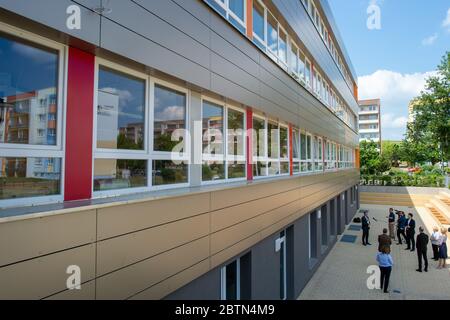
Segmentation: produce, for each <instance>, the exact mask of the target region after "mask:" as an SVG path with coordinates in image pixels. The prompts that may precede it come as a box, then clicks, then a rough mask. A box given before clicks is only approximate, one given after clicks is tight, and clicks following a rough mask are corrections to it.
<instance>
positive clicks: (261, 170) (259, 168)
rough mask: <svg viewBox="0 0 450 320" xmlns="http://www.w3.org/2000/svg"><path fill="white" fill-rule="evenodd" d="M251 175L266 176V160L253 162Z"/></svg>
mask: <svg viewBox="0 0 450 320" xmlns="http://www.w3.org/2000/svg"><path fill="white" fill-rule="evenodd" d="M253 176H254V177H266V176H267V162H264V161H256V162H255V163H254V164H253Z"/></svg>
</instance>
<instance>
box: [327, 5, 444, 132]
mask: <svg viewBox="0 0 450 320" xmlns="http://www.w3.org/2000/svg"><path fill="white" fill-rule="evenodd" d="M328 2H329V3H330V6H331V9H332V11H333V14H334V17H335V20H336V23H337V25H338V27H339V30H340V33H341V35H342V38H343V40H344V43H345V46H346V48H347V52H348V53H349V56H350V59H351V60H352V63H353V66H354V68H355V70H356V73H357V75H358V78H359V81H358V82H359V94H360V98H362V99H364V98H381V100H382V101H381V103H382V136H383V139H395V140H400V139H402V137H403V134H404V133H405V130H406V120H407V117H408V102H409V101H410V100H411V98H413V97H414V96H417V95H418V94H419V93H420V91H421V90H422V89H423V86H424V84H425V81H424V80H425V78H426V77H428V76H429V75H431V72H433V71H434V70H435V69H436V66H437V65H438V64H439V62H440V61H441V57H442V56H443V55H444V53H445V51H446V50H447V51H448V50H450V1H448V0H431V1H420V0H328ZM370 4H376V5H378V6H379V8H380V9H381V29H379V30H369V29H368V28H367V24H366V22H367V19H368V17H369V15H368V14H367V8H368V6H369V5H370Z"/></svg>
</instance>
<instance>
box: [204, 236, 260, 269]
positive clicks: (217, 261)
mask: <svg viewBox="0 0 450 320" xmlns="http://www.w3.org/2000/svg"><path fill="white" fill-rule="evenodd" d="M261 240H262V239H261V236H260V234H259V233H256V234H254V235H252V236H250V237H248V238H245V239H244V240H242V241H240V242H238V243H236V244H234V245H232V246H231V247H228V248H227V249H225V250H223V251H220V252H219V253H217V254H215V255H212V256H211V269H214V268H216V267H218V266H220V265H221V264H223V263H225V262H226V261H228V260H230V259H232V258H234V257H235V256H237V255H239V254H241V253H243V251H245V250H247V249H249V248H250V247H252V246H254V245H255V244H257V243H258V242H259V241H261Z"/></svg>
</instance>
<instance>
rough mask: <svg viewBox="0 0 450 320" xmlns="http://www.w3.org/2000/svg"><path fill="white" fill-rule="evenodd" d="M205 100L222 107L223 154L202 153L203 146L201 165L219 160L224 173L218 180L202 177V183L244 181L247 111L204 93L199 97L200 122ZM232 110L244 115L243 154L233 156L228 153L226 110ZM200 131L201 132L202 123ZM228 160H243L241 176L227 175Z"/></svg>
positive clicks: (245, 176)
mask: <svg viewBox="0 0 450 320" xmlns="http://www.w3.org/2000/svg"><path fill="white" fill-rule="evenodd" d="M205 101H207V102H211V103H213V104H216V105H218V106H221V107H222V108H223V120H222V123H223V132H222V140H223V144H224V145H223V152H224V153H223V154H220V155H216V154H214V155H213V154H207V153H203V148H202V165H203V161H218V162H219V161H221V162H223V163H224V174H225V178H224V179H219V180H212V181H203V178H202V182H201V184H202V185H210V184H220V183H226V182H235V181H244V180H246V179H247V167H246V165H247V139H246V138H245V134H246V132H247V128H246V125H247V113H246V112H245V109H243V108H239V107H237V106H235V105H232V104H229V103H226V102H224V101H220V100H217V99H214V98H211V97H209V96H206V95H202V97H201V119H202V124H203V103H204V102H205ZM230 109H231V110H234V111H238V112H241V113H242V114H243V116H244V119H243V121H244V128H243V134H244V138H243V151H244V155H238V156H234V155H230V154H228V111H229V110H230ZM202 132H203V125H202ZM201 139H202V140H201V141H200V143H201V145H203V134H202V137H201ZM229 161H237V162H243V163H244V164H245V169H244V171H245V175H244V177H242V178H229V177H228V162H229Z"/></svg>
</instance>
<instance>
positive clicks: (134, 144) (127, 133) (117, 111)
mask: <svg viewBox="0 0 450 320" xmlns="http://www.w3.org/2000/svg"><path fill="white" fill-rule="evenodd" d="M144 135H145V81H144V80H141V79H138V78H135V77H132V76H130V75H126V74H124V73H121V72H118V71H114V70H111V69H108V68H106V67H103V66H101V67H100V71H99V79H98V106H97V148H107V149H127V150H144Z"/></svg>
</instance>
